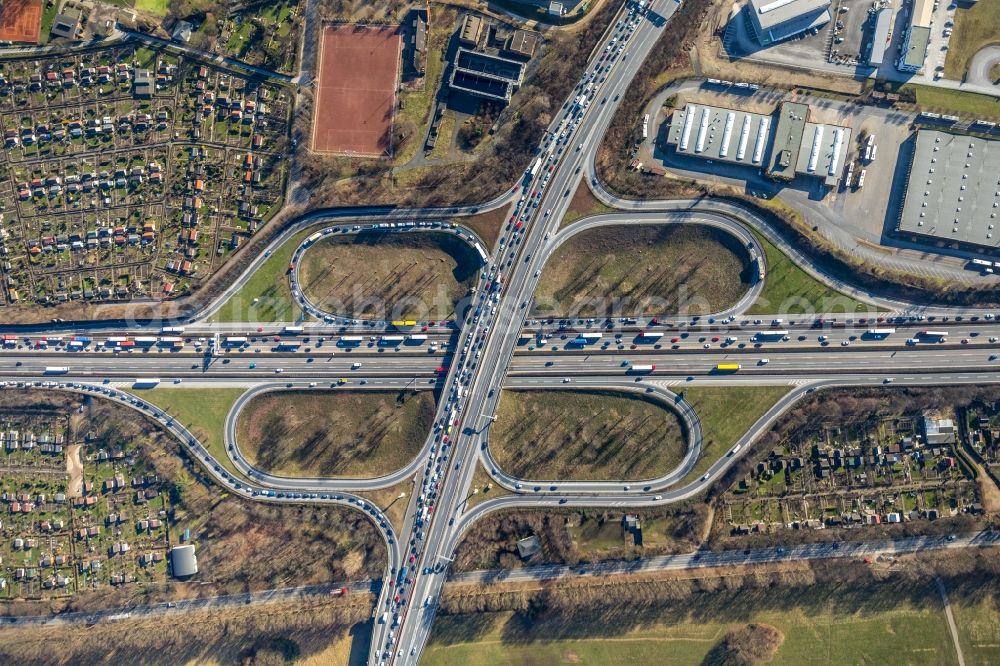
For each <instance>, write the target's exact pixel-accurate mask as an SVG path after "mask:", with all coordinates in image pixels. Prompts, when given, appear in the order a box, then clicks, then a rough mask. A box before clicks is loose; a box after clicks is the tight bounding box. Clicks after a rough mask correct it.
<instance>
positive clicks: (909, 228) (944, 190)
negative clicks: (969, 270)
mask: <svg viewBox="0 0 1000 666" xmlns="http://www.w3.org/2000/svg"><path fill="white" fill-rule="evenodd" d="M998 212H1000V141H991V140H988V139H980V138H977V137H971V136H965V135H959V134H949V133H947V132H940V131H937V130H920V131H918V132H917V136H916V146H915V148H914V153H913V161H912V162H911V163H910V171H909V174H908V177H907V184H906V197H905V201H904V204H903V207H902V210H901V213H900V217H899V221H898V222H897V224H896V233H897V234H898V235H900V236H901V237H904V238H908V239H910V240H914V241H923V242H927V241H932V242H934V243H936V244H937V245H939V246H942V247H950V248H954V249H966V250H980V251H982V250H988V251H991V252H992V253H996V251H997V249H998V240H1000V234H997V233H995V232H997V231H1000V230H998V229H995V228H994V225H996V224H997V222H998V218H997V213H998Z"/></svg>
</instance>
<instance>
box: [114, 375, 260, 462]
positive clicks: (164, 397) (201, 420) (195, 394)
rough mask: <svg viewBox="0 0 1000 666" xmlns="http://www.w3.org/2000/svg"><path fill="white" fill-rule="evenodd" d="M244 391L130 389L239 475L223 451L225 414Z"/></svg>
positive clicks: (231, 389)
mask: <svg viewBox="0 0 1000 666" xmlns="http://www.w3.org/2000/svg"><path fill="white" fill-rule="evenodd" d="M245 392H246V389H241V388H218V389H215V388H155V389H151V390H142V391H133V393H135V394H136V395H137V396H139V397H140V398H142V399H143V400H146V401H148V402H151V403H152V404H154V405H156V406H157V407H159V408H160V409H162V410H163V411H165V412H166V413H168V414H170V415H171V416H173V417H174V418H175V419H176V420H177V421H178V422H179V423H181V424H182V425H183V426H184V427H186V428H187V429H188V430H190V431H191V434H192V435H194V436H195V437H197V438H198V441H199V442H201V444H202V446H204V447H205V448H206V449H208V452H209V453H210V454H212V457H213V458H215V459H216V460H217V461H218V462H219V464H220V465H221V466H222V467H224V468H225V469H227V470H229V473H230V474H233V475H234V476H238V477H242V476H243V474H242V473H240V472H238V471H237V470H236V468H235V467H234V466H233V464H232V463H231V462H229V457H228V456H227V455H226V449H225V446H226V436H225V433H226V416H227V415H228V414H229V410H230V409H231V408H232V406H233V403H235V402H236V400H237V399H238V398H239V397H240V396H241V395H243V393H245Z"/></svg>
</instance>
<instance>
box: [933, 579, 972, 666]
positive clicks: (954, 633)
mask: <svg viewBox="0 0 1000 666" xmlns="http://www.w3.org/2000/svg"><path fill="white" fill-rule="evenodd" d="M934 582H935V583H937V588H938V592H940V593H941V601H942V603H944V614H945V615H946V616H947V618H948V629H949V630H950V631H951V640H952V641H953V642H954V643H955V654H956V655H957V656H958V666H965V657H964V656H963V655H962V644H961V643H959V642H958V627H957V626H956V625H955V616H954V615H952V613H951V603H950V602H949V601H948V590H946V589H945V587H944V581H943V580H941V577H940V576H935V577H934Z"/></svg>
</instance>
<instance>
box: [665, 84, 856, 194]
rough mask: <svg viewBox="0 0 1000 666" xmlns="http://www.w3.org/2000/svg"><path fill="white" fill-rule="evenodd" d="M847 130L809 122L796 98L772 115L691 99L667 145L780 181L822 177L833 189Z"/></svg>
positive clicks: (845, 147)
mask: <svg viewBox="0 0 1000 666" xmlns="http://www.w3.org/2000/svg"><path fill="white" fill-rule="evenodd" d="M851 134H852V131H851V129H850V128H849V127H841V126H839V125H829V124H824V123H815V122H809V107H808V106H806V105H805V104H799V103H796V102H784V103H782V104H781V105H780V106H779V107H778V110H777V111H776V112H775V113H773V114H771V115H764V114H762V113H750V112H747V111H740V110H737V109H726V108H722V107H717V106H710V105H707V104H693V103H689V104H687V105H686V106H685V107H684V108H683V109H678V110H676V111H674V113H673V115H672V116H671V118H670V128H669V130H668V131H667V144H668V145H672V146H674V147H675V149H676V151H677V154H678V155H685V156H689V157H700V158H701V159H705V160H712V161H715V160H719V161H721V162H728V163H731V164H738V165H742V166H748V167H754V168H757V169H764V170H765V172H766V173H767V175H768V176H769V177H771V178H775V179H778V180H786V181H791V180H794V179H795V177H796V176H810V177H816V178H822V179H823V182H824V184H826V185H827V186H829V187H835V186H836V185H837V183H838V182H839V181H840V175H841V172H842V171H843V167H844V165H845V164H846V162H847V153H848V151H849V150H850V141H851Z"/></svg>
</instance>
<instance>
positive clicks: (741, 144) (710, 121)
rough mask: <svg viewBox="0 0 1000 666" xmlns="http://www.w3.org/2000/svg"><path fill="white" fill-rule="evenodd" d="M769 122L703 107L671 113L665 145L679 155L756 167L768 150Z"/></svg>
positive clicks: (756, 116) (765, 118) (755, 115)
mask: <svg viewBox="0 0 1000 666" xmlns="http://www.w3.org/2000/svg"><path fill="white" fill-rule="evenodd" d="M770 137H771V118H770V116H765V115H763V114H760V113H747V112H745V111H737V110H734V109H724V108H720V107H717V106H707V105H705V104H688V105H686V106H685V107H684V108H683V109H679V110H677V111H674V113H673V116H672V117H671V119H670V130H669V131H668V132H667V143H669V144H671V145H674V146H676V147H677V153H678V154H680V155H690V156H694V157H701V158H704V159H709V160H721V161H723V162H730V163H733V164H742V165H745V166H753V167H760V166H762V165H763V162H764V160H765V159H766V156H767V150H768V148H769V147H770Z"/></svg>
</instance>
